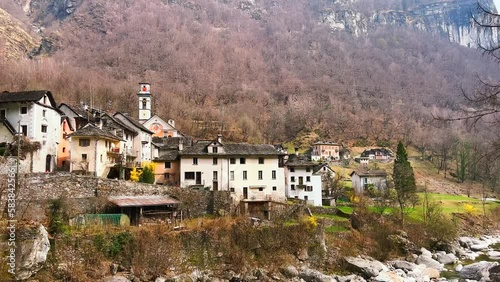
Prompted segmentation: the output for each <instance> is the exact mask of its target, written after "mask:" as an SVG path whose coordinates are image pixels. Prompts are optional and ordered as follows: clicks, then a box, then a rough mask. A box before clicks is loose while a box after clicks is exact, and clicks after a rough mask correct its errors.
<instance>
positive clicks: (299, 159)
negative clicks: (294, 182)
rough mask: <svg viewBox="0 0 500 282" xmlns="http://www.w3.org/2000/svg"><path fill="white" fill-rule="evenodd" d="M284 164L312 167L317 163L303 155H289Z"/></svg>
mask: <svg viewBox="0 0 500 282" xmlns="http://www.w3.org/2000/svg"><path fill="white" fill-rule="evenodd" d="M285 165H286V166H290V167H306V166H312V167H314V166H317V165H318V163H317V162H313V161H311V160H310V159H309V158H308V157H307V156H304V155H299V156H297V155H289V156H288V160H287V161H286V163H285Z"/></svg>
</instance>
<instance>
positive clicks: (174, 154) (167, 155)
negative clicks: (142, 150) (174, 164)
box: [153, 150, 179, 161]
mask: <svg viewBox="0 0 500 282" xmlns="http://www.w3.org/2000/svg"><path fill="white" fill-rule="evenodd" d="M178 157H179V151H177V150H171V151H165V152H161V155H160V156H159V157H157V158H154V159H153V161H175V160H177V158H178Z"/></svg>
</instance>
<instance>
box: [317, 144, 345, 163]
mask: <svg viewBox="0 0 500 282" xmlns="http://www.w3.org/2000/svg"><path fill="white" fill-rule="evenodd" d="M311 149H312V152H311V160H312V161H320V160H326V161H336V160H340V154H339V152H340V145H339V144H337V143H334V142H323V141H320V142H316V143H314V144H312V146H311Z"/></svg>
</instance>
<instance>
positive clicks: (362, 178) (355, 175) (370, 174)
mask: <svg viewBox="0 0 500 282" xmlns="http://www.w3.org/2000/svg"><path fill="white" fill-rule="evenodd" d="M351 179H352V188H353V189H354V192H355V193H356V194H362V193H363V192H364V191H365V190H366V189H367V188H368V187H369V186H373V187H374V188H376V189H378V190H382V189H386V188H387V172H385V170H367V169H364V168H361V169H357V170H354V171H353V172H351Z"/></svg>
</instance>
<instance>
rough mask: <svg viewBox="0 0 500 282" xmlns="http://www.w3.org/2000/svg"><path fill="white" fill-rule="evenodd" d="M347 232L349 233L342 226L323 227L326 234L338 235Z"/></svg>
mask: <svg viewBox="0 0 500 282" xmlns="http://www.w3.org/2000/svg"><path fill="white" fill-rule="evenodd" d="M348 231H349V229H347V228H346V227H344V226H340V225H333V226H328V227H325V232H327V233H338V232H348Z"/></svg>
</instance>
